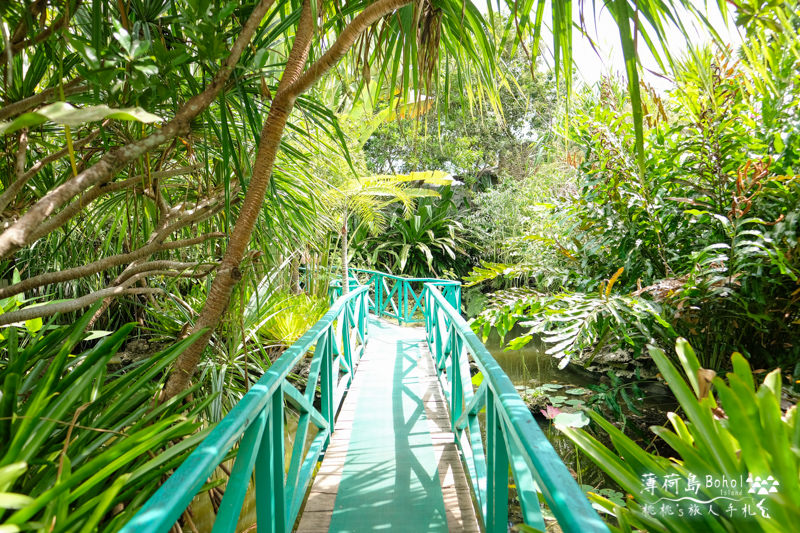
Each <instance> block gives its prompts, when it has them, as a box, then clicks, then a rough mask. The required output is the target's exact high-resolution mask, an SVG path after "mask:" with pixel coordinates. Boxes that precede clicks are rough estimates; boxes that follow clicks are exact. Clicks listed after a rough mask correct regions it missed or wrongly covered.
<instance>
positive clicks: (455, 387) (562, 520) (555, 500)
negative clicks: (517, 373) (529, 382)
mask: <svg viewBox="0 0 800 533" xmlns="http://www.w3.org/2000/svg"><path fill="white" fill-rule="evenodd" d="M425 309H426V313H425V329H426V332H427V334H428V345H429V346H430V348H431V354H432V355H433V357H434V359H435V362H436V368H437V373H438V374H439V378H440V382H441V384H442V389H443V390H444V393H445V396H446V397H447V400H448V405H449V407H450V417H451V418H450V420H451V424H452V427H453V431H454V432H455V434H456V440H457V443H458V446H459V449H460V450H461V453H462V454H463V457H464V459H465V461H466V463H467V472H468V473H469V477H470V481H471V483H472V488H473V490H474V491H475V494H476V496H477V499H478V502H479V503H480V507H481V509H480V511H481V515H482V516H483V520H484V523H485V525H486V530H487V531H491V532H498V533H499V532H505V531H507V529H508V472H509V468H510V470H511V473H512V475H513V477H514V481H515V485H516V487H517V496H518V498H519V501H520V503H521V506H522V514H523V517H524V520H525V523H526V524H529V525H532V526H534V527H537V528H539V529H541V530H542V531H544V520H543V518H542V512H541V507H540V504H539V497H538V494H537V492H541V493H542V494H543V496H544V499H545V501H546V502H547V505H548V506H549V507H550V509H551V511H552V512H553V515H555V517H556V519H557V520H558V524H559V525H560V526H561V529H562V530H563V531H565V532H573V531H574V532H589V531H608V528H607V527H606V526H605V524H604V523H603V522H602V520H600V517H599V516H598V515H597V513H596V512H595V511H594V509H592V506H591V504H590V503H589V501H588V500H587V499H586V497H585V496H584V495H583V492H582V491H581V490H580V488H579V487H578V484H577V483H576V482H575V480H574V479H573V478H572V476H571V475H570V473H569V471H568V470H567V467H566V466H565V465H564V463H563V462H562V461H561V459H560V458H559V457H558V454H556V452H555V450H554V449H553V446H552V445H551V444H550V442H549V441H548V440H547V438H546V437H545V436H544V433H543V432H542V430H541V428H539V424H538V423H537V422H536V420H535V419H534V418H533V416H532V415H531V413H530V410H529V409H528V406H527V405H525V402H524V401H523V400H522V398H520V396H519V393H518V392H517V390H516V389H515V388H514V385H513V384H512V383H511V380H510V379H509V378H508V376H507V375H506V374H505V372H503V369H502V368H500V365H499V364H497V361H495V360H494V358H493V357H492V356H491V354H490V353H489V351H488V350H487V349H486V347H485V346H484V345H483V343H482V342H480V340H478V337H477V336H476V335H475V334H474V333H473V332H472V330H471V329H470V327H469V326H468V325H467V323H466V322H465V321H464V319H463V318H462V317H461V314H460V313H459V312H458V311H456V309H455V308H454V307H453V305H452V303H451V302H449V301H448V300H447V299H446V298H445V297H444V296H443V295H442V293H441V292H440V291H439V290H438V288H437V287H436V286H435V285H434V284H431V283H428V284H426V285H425ZM470 359H472V360H473V361H475V363H477V365H478V367H479V368H480V371H481V373H482V375H483V381H482V382H481V384H480V386H479V387H478V388H477V390H473V385H472V380H471V376H470V369H469V361H470ZM484 407H485V410H486V420H485V428H481V424H480V421H479V417H478V415H479V413H480V412H481V411H482V410H483V409H484ZM484 434H485V439H484ZM484 441H485V442H486V446H485V447H484ZM534 482H535V483H534ZM537 487H538V491H537Z"/></svg>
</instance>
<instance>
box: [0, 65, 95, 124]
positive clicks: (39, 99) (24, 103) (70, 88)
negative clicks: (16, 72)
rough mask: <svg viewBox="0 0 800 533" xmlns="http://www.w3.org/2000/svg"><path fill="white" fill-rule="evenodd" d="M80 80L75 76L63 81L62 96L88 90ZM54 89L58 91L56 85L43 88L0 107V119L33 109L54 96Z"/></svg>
mask: <svg viewBox="0 0 800 533" xmlns="http://www.w3.org/2000/svg"><path fill="white" fill-rule="evenodd" d="M82 81H83V78H81V77H80V76H78V77H77V78H75V79H72V80H70V81H68V82H67V83H65V84H64V96H72V95H73V94H78V93H82V92H84V91H86V90H88V89H89V86H88V85H86V84H82V83H81V82H82ZM56 91H58V88H57V87H50V88H49V89H45V90H44V91H42V92H40V93H38V94H34V95H33V96H29V97H27V98H23V99H22V100H18V101H16V102H13V103H11V104H8V105H5V106H3V107H2V108H0V120H5V119H7V118H9V117H13V116H14V115H19V114H21V113H24V112H26V111H28V110H30V109H33V108H34V107H36V106H38V105H40V104H43V103H45V102H47V101H49V100H52V99H54V98H56Z"/></svg>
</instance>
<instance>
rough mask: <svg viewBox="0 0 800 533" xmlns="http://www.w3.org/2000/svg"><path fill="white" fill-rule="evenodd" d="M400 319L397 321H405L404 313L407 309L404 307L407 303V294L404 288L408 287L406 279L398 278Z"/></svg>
mask: <svg viewBox="0 0 800 533" xmlns="http://www.w3.org/2000/svg"><path fill="white" fill-rule="evenodd" d="M399 283H400V319H399V320H398V322H400V323H401V324H403V323H404V322H405V321H406V314H407V313H408V310H407V309H406V307H407V305H406V302H407V294H406V290H407V289H408V282H407V281H406V280H400V281H399Z"/></svg>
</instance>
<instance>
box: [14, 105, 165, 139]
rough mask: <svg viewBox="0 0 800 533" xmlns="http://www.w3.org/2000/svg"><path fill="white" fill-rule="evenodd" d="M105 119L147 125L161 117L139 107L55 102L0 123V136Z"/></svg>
mask: <svg viewBox="0 0 800 533" xmlns="http://www.w3.org/2000/svg"><path fill="white" fill-rule="evenodd" d="M106 118H113V119H117V120H131V121H136V122H144V123H147V124H150V123H153V122H160V121H161V117H159V116H157V115H154V114H152V113H149V112H147V111H145V110H144V109H142V108H141V107H126V108H121V109H112V108H110V107H108V106H107V105H105V104H102V105H95V106H87V107H81V108H76V107H74V106H73V105H71V104H68V103H67V102H56V103H54V104H50V105H46V106H44V107H42V108H40V109H38V110H36V111H32V112H30V113H23V114H22V115H20V116H18V117H17V118H16V119H14V120H13V121H11V122H3V123H0V135H8V134H9V133H13V132H15V131H17V130H20V129H22V128H31V127H33V126H38V125H40V124H44V123H45V122H48V121H50V122H55V123H56V124H63V125H65V126H70V127H74V126H80V125H81V124H85V123H86V122H95V121H98V120H103V119H106Z"/></svg>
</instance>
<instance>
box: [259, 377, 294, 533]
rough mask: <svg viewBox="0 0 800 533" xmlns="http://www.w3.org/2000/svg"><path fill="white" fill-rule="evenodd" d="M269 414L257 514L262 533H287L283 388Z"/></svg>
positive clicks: (260, 462) (271, 401)
mask: <svg viewBox="0 0 800 533" xmlns="http://www.w3.org/2000/svg"><path fill="white" fill-rule="evenodd" d="M268 405H269V415H268V417H267V428H266V431H264V437H263V441H262V443H261V446H260V447H259V450H258V458H257V460H256V513H257V515H258V531H259V533H263V532H269V533H285V532H286V531H287V529H288V524H287V522H288V517H287V509H286V507H287V505H286V486H285V483H284V474H285V473H286V472H285V470H286V465H285V462H286V456H285V453H284V450H283V387H278V390H276V391H275V393H274V394H273V395H272V398H270V401H269V404H268Z"/></svg>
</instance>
